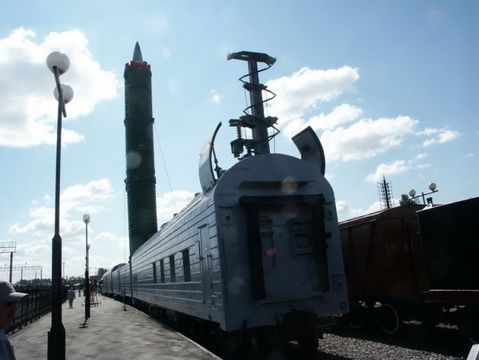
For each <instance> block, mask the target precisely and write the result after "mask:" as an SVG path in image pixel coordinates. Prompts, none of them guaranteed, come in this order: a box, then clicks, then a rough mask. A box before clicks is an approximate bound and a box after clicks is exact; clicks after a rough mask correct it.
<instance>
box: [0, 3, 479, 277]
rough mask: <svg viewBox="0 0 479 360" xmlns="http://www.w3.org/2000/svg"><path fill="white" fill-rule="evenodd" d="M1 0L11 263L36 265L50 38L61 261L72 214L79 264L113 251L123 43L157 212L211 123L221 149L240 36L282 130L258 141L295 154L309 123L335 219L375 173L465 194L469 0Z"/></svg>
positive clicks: (49, 224)
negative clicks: (59, 72) (261, 64)
mask: <svg viewBox="0 0 479 360" xmlns="http://www.w3.org/2000/svg"><path fill="white" fill-rule="evenodd" d="M2 9H3V11H2V12H1V13H0V89H1V90H0V162H1V164H2V176H1V177H0V193H1V198H2V203H1V204H2V206H1V208H2V216H1V218H0V241H14V242H16V245H17V253H16V254H15V256H14V262H15V264H16V265H19V266H20V265H23V264H28V265H40V266H42V267H43V276H44V277H50V272H51V270H50V260H51V238H52V236H53V196H54V176H55V173H54V166H55V163H54V161H55V146H54V145H55V137H54V132H55V126H56V124H55V123H56V103H55V100H54V98H53V96H52V91H53V87H54V82H53V76H52V74H51V73H50V72H49V70H48V69H47V67H46V65H45V59H46V56H47V55H48V54H49V53H50V52H51V51H55V50H59V51H62V52H64V53H66V54H67V55H68V56H69V57H70V61H71V67H70V70H69V71H68V72H67V73H65V74H64V75H63V76H62V81H63V82H65V83H67V84H69V85H70V86H72V88H73V89H74V91H75V97H74V98H73V100H72V102H71V103H69V104H68V105H67V112H68V118H67V119H65V122H64V126H63V129H64V132H63V139H64V146H63V154H62V156H63V157H62V203H61V204H62V218H61V235H62V238H63V250H64V251H63V259H64V261H65V273H66V275H67V276H71V275H81V274H82V273H83V271H84V256H85V254H84V231H85V225H84V224H83V222H82V215H83V214H84V213H89V214H90V215H91V224H90V228H89V229H90V232H89V234H90V236H89V239H90V242H91V251H90V254H91V258H90V265H91V267H92V269H91V270H90V271H95V270H96V268H98V267H111V266H112V265H114V264H116V263H118V262H122V261H124V260H125V259H126V258H127V255H128V249H127V248H125V245H126V246H127V241H126V236H127V219H126V211H125V204H126V196H125V193H124V182H123V180H124V178H125V161H124V152H125V149H124V125H123V119H124V98H123V96H124V95H123V70H124V65H125V63H127V62H129V61H130V59H131V57H132V54H133V48H134V45H135V42H136V41H139V43H140V45H141V49H142V52H143V58H144V60H146V61H148V63H149V64H150V65H151V68H152V72H153V113H154V117H155V131H156V135H155V151H156V154H155V162H156V176H157V196H158V201H157V202H158V213H159V223H160V224H161V223H162V222H164V221H166V220H168V219H169V217H170V216H171V214H172V213H173V212H177V211H178V210H180V209H181V207H182V206H183V205H184V204H185V203H186V202H187V201H189V199H190V198H191V197H192V195H193V194H194V193H195V192H198V191H200V185H199V180H198V159H199V157H198V155H199V152H200V151H201V148H202V146H203V144H204V142H205V141H206V140H207V138H208V137H209V136H210V135H211V133H212V132H213V130H214V128H215V126H216V124H217V123H218V122H220V121H221V122H222V123H223V127H222V129H221V130H220V134H219V136H218V141H217V146H216V151H217V153H218V155H219V159H220V165H221V166H222V167H223V168H227V167H229V166H231V164H233V163H234V161H236V160H234V159H233V158H232V156H231V155H230V147H229V142H230V141H231V140H233V137H234V136H235V132H234V131H233V130H232V129H230V128H229V127H228V126H227V124H228V120H229V119H231V118H237V117H238V116H240V115H241V114H242V110H243V108H245V107H246V100H245V98H246V96H245V94H244V90H243V89H242V87H241V84H240V82H238V81H237V79H238V78H239V77H240V76H242V75H244V74H246V72H247V71H246V70H247V67H246V64H245V63H244V62H238V61H226V55H227V54H228V53H229V52H236V51H241V50H248V51H257V52H265V53H268V54H269V55H271V56H273V57H275V58H276V59H277V62H276V64H275V65H274V66H273V67H272V68H271V69H270V70H268V71H266V72H263V73H261V77H260V79H261V80H262V82H264V83H267V84H268V87H269V88H270V89H271V90H273V91H275V92H276V93H277V95H278V96H277V98H276V99H275V100H274V101H273V102H270V103H269V104H268V107H267V109H266V111H267V114H268V115H271V116H277V117H278V118H279V120H278V124H279V128H280V130H281V133H280V134H279V135H278V136H277V137H276V138H275V142H274V144H272V146H271V148H272V149H275V151H276V152H281V153H287V154H291V155H294V156H297V155H298V154H297V151H296V149H295V147H294V145H293V144H292V142H291V141H290V137H291V136H292V135H294V134H295V133H297V132H298V131H300V130H301V129H302V128H304V127H305V126H306V125H311V126H312V127H313V128H314V129H315V131H316V132H317V134H318V136H319V138H320V139H321V141H322V143H323V146H324V148H325V152H326V161H327V165H326V175H327V178H328V179H329V181H330V182H331V184H332V186H333V188H334V190H335V195H336V201H337V209H338V214H339V216H340V218H341V219H347V218H350V217H353V216H357V215H360V214H363V213H366V212H370V211H373V210H376V209H379V208H380V204H379V202H378V201H379V199H378V191H377V184H376V181H377V180H378V179H379V178H381V177H382V176H383V175H384V176H386V178H387V180H388V181H390V182H391V185H392V191H393V195H394V198H395V199H398V198H399V197H400V195H401V194H403V193H407V192H408V191H409V189H411V188H415V189H416V191H417V192H421V191H424V192H425V191H427V186H428V183H430V182H432V181H434V182H435V183H436V184H437V186H438V189H439V192H438V193H436V194H435V195H434V201H435V202H436V203H446V202H451V201H455V200H459V199H464V198H468V197H473V196H477V194H478V190H477V188H475V185H476V184H477V183H478V182H479V171H478V166H477V163H478V158H479V146H478V143H479V125H478V120H479V119H478V117H479V101H478V100H477V97H478V96H477V95H478V91H477V84H478V83H479V70H478V66H477V64H478V63H479V55H478V50H477V43H479V5H478V3H477V2H476V1H472V0H471V1H401V2H399V1H361V2H356V1H285V0H279V1H261V2H260V1H172V0H171V1H141V0H139V1H136V2H131V1H129V2H127V1H101V2H93V1H88V0H87V1H82V2H77V3H76V4H74V3H72V4H68V3H67V4H62V5H61V7H60V6H59V5H58V2H54V1H28V2H26V1H25V2H16V3H12V2H6V1H2ZM160 149H161V151H160ZM3 264H8V256H7V255H6V254H5V255H0V266H3ZM7 276H8V274H7V273H6V272H2V273H1V274H0V277H1V278H7ZM19 277H20V274H19V273H16V274H15V275H14V280H15V279H17V280H18V279H19ZM24 277H25V278H32V277H34V274H32V273H25V274H24Z"/></svg>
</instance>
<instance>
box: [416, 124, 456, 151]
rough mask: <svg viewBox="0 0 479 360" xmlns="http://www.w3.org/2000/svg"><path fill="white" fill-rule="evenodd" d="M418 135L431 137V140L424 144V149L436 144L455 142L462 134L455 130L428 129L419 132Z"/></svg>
mask: <svg viewBox="0 0 479 360" xmlns="http://www.w3.org/2000/svg"><path fill="white" fill-rule="evenodd" d="M418 135H425V136H430V138H429V139H427V140H426V141H424V142H423V144H422V145H423V146H424V147H428V146H431V145H434V144H444V143H447V142H449V141H452V140H455V139H457V138H458V137H459V136H460V135H461V134H460V133H459V132H458V131H455V130H449V129H434V128H426V129H424V130H423V131H421V132H419V133H418Z"/></svg>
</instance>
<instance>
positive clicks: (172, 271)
mask: <svg viewBox="0 0 479 360" xmlns="http://www.w3.org/2000/svg"><path fill="white" fill-rule="evenodd" d="M170 282H176V269H175V255H170Z"/></svg>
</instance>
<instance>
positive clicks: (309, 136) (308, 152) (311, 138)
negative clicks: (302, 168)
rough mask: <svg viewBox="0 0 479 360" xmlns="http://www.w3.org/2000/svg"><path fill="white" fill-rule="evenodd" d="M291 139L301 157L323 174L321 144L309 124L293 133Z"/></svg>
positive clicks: (324, 165)
mask: <svg viewBox="0 0 479 360" xmlns="http://www.w3.org/2000/svg"><path fill="white" fill-rule="evenodd" d="M292 140H293V142H294V144H295V145H296V147H297V148H298V150H299V153H300V154H301V159H302V160H304V161H307V162H309V163H311V164H313V165H315V166H317V167H318V168H319V169H320V170H321V174H323V175H324V173H325V171H326V159H325V157H324V150H323V146H322V145H321V141H319V138H318V136H317V135H316V133H315V132H314V130H313V129H312V128H311V126H308V127H307V128H306V129H304V130H303V131H301V132H299V133H298V134H296V135H294V136H293V137H292Z"/></svg>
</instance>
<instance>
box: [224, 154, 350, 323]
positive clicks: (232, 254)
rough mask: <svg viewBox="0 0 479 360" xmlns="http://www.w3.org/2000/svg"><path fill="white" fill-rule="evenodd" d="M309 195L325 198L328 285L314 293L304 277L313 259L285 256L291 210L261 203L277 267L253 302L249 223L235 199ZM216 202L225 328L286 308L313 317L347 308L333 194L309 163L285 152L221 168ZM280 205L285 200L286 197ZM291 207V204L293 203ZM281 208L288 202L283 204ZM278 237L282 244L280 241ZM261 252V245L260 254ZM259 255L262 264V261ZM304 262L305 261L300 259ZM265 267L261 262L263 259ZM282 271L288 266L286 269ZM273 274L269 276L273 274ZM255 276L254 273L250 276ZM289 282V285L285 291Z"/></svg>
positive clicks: (263, 319) (267, 319)
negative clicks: (270, 229) (263, 292)
mask: <svg viewBox="0 0 479 360" xmlns="http://www.w3.org/2000/svg"><path fill="white" fill-rule="evenodd" d="M292 195H293V196H296V197H298V198H301V197H303V198H310V197H311V196H318V195H321V196H323V197H324V205H323V213H324V214H325V216H324V218H323V219H310V220H311V221H323V222H324V227H325V232H326V233H329V234H330V237H329V238H328V239H326V242H327V248H326V253H327V258H328V263H327V268H328V276H329V278H328V280H329V282H330V284H331V286H330V289H329V290H326V291H319V290H318V289H316V288H314V287H313V286H312V283H308V281H305V279H304V277H305V276H307V277H310V278H311V279H310V280H311V281H312V280H314V279H312V278H313V277H314V276H316V275H315V274H314V271H313V268H314V266H313V263H312V262H311V261H312V260H311V258H309V259H308V256H307V255H306V254H296V255H295V256H293V255H294V254H290V255H286V254H285V253H286V252H289V251H290V249H292V245H291V241H292V240H291V238H290V236H289V235H288V231H287V228H286V223H287V220H288V217H289V216H291V217H295V216H297V214H295V211H294V209H293V208H290V209H288V208H285V209H283V211H281V207H278V208H274V207H273V208H268V207H264V208H263V209H262V210H261V211H260V215H261V216H262V217H261V218H270V219H272V227H273V231H274V233H275V240H274V241H277V242H278V246H276V247H275V250H276V251H281V252H282V253H281V254H276V261H277V264H276V266H277V268H276V269H277V270H279V271H277V272H276V274H275V271H273V270H271V269H269V271H270V273H268V274H266V277H265V280H266V281H271V282H270V283H268V284H266V285H265V287H266V293H267V294H266V297H265V298H264V299H263V300H257V301H255V300H254V299H253V296H252V290H251V289H252V282H251V279H252V274H251V270H250V258H249V249H248V233H247V228H248V221H249V219H248V218H247V214H246V211H245V209H244V208H242V207H241V205H240V199H241V198H244V197H251V198H255V197H258V198H260V197H265V198H268V197H281V198H282V199H285V200H286V199H287V197H290V196H292ZM215 204H216V205H217V209H218V219H219V220H218V234H219V239H220V242H221V243H222V244H223V247H224V256H223V258H222V261H223V263H224V264H226V269H225V273H224V274H223V275H224V278H223V281H224V283H225V285H226V289H227V290H226V294H225V299H224V302H225V305H224V306H225V313H226V322H225V329H226V330H235V329H240V328H241V326H243V324H244V323H247V324H248V325H247V326H248V327H255V326H267V325H275V322H277V319H279V318H281V317H282V316H283V315H284V314H286V313H287V312H289V311H291V309H297V310H304V311H311V310H313V311H314V312H315V313H316V315H317V316H319V317H323V316H331V315H335V314H340V313H344V312H345V311H347V293H346V286H345V275H344V266H343V261H342V253H341V244H340V239H339V232H338V227H337V215H336V209H335V200H334V193H333V191H332V189H331V186H330V185H329V184H328V182H327V180H326V179H325V178H324V176H323V175H322V174H321V171H320V170H319V169H318V168H317V167H316V166H314V165H313V164H309V163H306V162H304V161H302V160H300V159H297V158H294V157H290V156H287V155H280V154H271V155H260V156H255V157H251V158H247V159H245V160H242V161H241V162H239V163H237V164H236V165H235V166H233V167H232V168H231V169H230V170H229V171H228V172H226V173H225V174H224V175H223V176H222V177H221V179H219V181H218V184H217V185H216V188H215ZM284 204H287V202H286V201H285V202H284ZM292 205H293V206H294V203H293V204H292ZM286 206H291V204H290V205H286ZM281 241H283V243H279V242H281ZM264 250H266V249H265V248H263V250H262V251H263V252H264ZM264 259H266V258H265V257H264V256H263V260H262V261H263V262H264V261H267V260H264ZM303 260H304V261H303ZM263 265H264V263H263ZM285 269H287V270H285ZM273 274H274V275H273ZM253 276H255V274H253ZM290 284H294V286H293V287H292V288H290V289H288V287H289V286H290Z"/></svg>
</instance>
